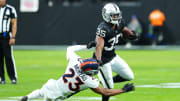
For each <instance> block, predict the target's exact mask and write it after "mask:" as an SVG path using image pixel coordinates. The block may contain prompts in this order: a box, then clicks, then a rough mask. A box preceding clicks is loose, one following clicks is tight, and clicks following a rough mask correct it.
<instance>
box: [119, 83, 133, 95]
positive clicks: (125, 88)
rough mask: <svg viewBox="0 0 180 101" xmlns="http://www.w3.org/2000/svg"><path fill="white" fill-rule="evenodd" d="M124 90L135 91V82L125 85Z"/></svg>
mask: <svg viewBox="0 0 180 101" xmlns="http://www.w3.org/2000/svg"><path fill="white" fill-rule="evenodd" d="M122 90H123V92H124V93H126V92H129V91H133V90H135V86H134V85H133V83H127V84H125V85H124V87H123V88H122Z"/></svg>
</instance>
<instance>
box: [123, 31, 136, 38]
mask: <svg viewBox="0 0 180 101" xmlns="http://www.w3.org/2000/svg"><path fill="white" fill-rule="evenodd" d="M122 33H123V38H125V39H127V38H128V37H129V35H133V32H132V31H131V30H129V29H128V30H124V31H123V32H122Z"/></svg>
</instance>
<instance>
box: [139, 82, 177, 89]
mask: <svg viewBox="0 0 180 101" xmlns="http://www.w3.org/2000/svg"><path fill="white" fill-rule="evenodd" d="M136 87H143V88H180V83H179V82H177V83H160V84H153V85H137V86H136Z"/></svg>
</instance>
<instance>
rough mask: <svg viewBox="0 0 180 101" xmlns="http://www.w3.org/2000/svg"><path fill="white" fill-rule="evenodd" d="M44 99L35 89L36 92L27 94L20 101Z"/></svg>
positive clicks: (39, 90) (40, 91)
mask: <svg viewBox="0 0 180 101" xmlns="http://www.w3.org/2000/svg"><path fill="white" fill-rule="evenodd" d="M43 97H44V94H43V92H42V90H41V89H37V90H34V91H33V92H31V93H30V94H28V95H27V96H24V97H22V98H21V99H20V101H28V100H31V99H37V98H43Z"/></svg>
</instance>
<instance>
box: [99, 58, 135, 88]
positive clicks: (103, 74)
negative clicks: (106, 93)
mask: <svg viewBox="0 0 180 101" xmlns="http://www.w3.org/2000/svg"><path fill="white" fill-rule="evenodd" d="M112 71H113V72H115V73H117V74H118V75H119V76H120V77H122V78H123V79H126V80H132V79H134V74H133V72H132V70H131V68H130V67H129V65H128V64H127V63H126V62H125V61H124V60H123V59H122V58H120V57H119V56H118V55H116V56H115V57H114V58H113V59H112V60H111V61H110V62H108V63H106V64H104V65H103V67H101V70H100V72H99V73H98V77H99V79H100V80H101V83H102V84H103V86H104V88H114V82H113V76H112Z"/></svg>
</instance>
